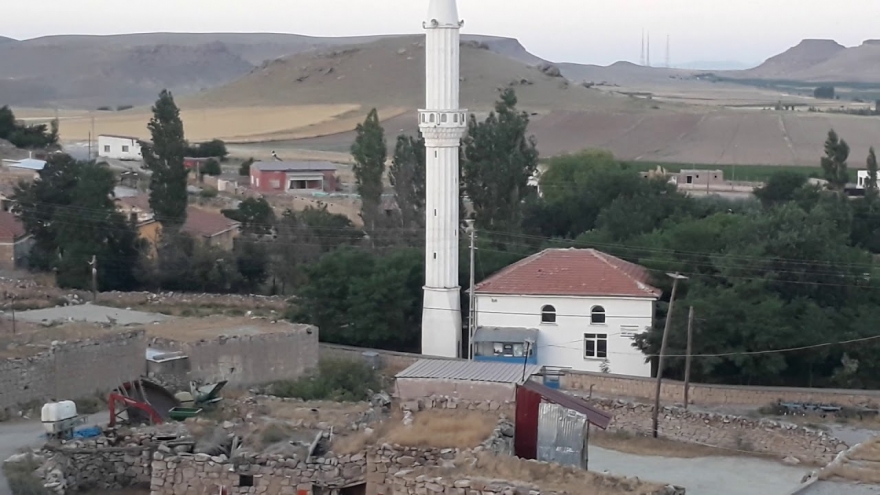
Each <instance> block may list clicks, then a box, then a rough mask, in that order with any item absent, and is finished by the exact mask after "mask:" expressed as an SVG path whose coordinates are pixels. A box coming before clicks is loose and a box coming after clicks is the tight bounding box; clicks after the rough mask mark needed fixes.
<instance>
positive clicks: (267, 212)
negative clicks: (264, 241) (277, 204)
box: [220, 198, 275, 236]
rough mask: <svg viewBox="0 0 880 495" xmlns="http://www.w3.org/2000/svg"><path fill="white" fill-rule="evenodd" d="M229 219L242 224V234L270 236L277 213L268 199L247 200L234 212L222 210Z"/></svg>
mask: <svg viewBox="0 0 880 495" xmlns="http://www.w3.org/2000/svg"><path fill="white" fill-rule="evenodd" d="M220 213H222V214H223V215H225V216H226V217H227V218H230V219H232V220H235V221H236V222H241V228H242V233H244V234H249V235H257V236H263V235H269V234H271V233H272V226H273V224H274V223H275V212H274V211H273V210H272V206H271V205H270V204H269V202H268V201H266V198H259V199H256V198H247V199H245V200H244V201H242V202H241V203H239V204H238V208H236V209H234V210H221V212H220Z"/></svg>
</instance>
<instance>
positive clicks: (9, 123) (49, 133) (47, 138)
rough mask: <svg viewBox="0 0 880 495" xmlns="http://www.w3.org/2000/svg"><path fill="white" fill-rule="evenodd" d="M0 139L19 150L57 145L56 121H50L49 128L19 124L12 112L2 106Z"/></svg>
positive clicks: (41, 125) (0, 110)
mask: <svg viewBox="0 0 880 495" xmlns="http://www.w3.org/2000/svg"><path fill="white" fill-rule="evenodd" d="M0 139H5V140H7V141H9V142H10V143H12V144H13V145H14V146H16V147H19V148H48V147H50V146H54V145H56V144H58V120H57V119H55V120H52V121H51V122H50V123H49V126H46V124H36V125H25V124H19V123H18V121H17V120H15V114H14V113H13V112H12V110H11V109H10V108H9V107H8V106H6V105H4V106H2V107H0Z"/></svg>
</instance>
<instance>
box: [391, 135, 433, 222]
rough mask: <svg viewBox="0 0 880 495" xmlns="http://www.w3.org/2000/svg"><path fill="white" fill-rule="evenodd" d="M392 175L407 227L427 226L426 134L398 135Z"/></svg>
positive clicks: (401, 215)
mask: <svg viewBox="0 0 880 495" xmlns="http://www.w3.org/2000/svg"><path fill="white" fill-rule="evenodd" d="M389 176H390V180H391V185H392V187H394V199H395V200H396V201H397V207H398V208H399V209H400V217H401V218H400V219H401V223H402V224H403V226H404V227H420V226H424V224H425V139H424V138H423V137H421V136H419V137H412V136H404V135H400V136H397V144H396V146H395V147H394V158H392V163H391V171H390V173H389Z"/></svg>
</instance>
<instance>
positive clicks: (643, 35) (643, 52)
mask: <svg viewBox="0 0 880 495" xmlns="http://www.w3.org/2000/svg"><path fill="white" fill-rule="evenodd" d="M639 65H641V66H643V67H644V65H645V29H644V28H642V54H641V55H640V56H639Z"/></svg>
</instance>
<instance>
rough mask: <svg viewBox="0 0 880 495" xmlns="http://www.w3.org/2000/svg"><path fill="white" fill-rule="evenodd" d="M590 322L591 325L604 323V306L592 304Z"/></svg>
mask: <svg viewBox="0 0 880 495" xmlns="http://www.w3.org/2000/svg"><path fill="white" fill-rule="evenodd" d="M590 323H592V324H593V325H598V324H600V323H605V308H603V307H602V306H593V309H591V310H590Z"/></svg>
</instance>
